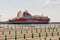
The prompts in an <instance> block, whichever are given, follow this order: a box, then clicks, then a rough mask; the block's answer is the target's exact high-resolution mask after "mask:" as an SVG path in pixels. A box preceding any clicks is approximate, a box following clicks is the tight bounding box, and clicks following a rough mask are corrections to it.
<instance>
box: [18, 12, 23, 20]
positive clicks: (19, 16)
mask: <svg viewBox="0 0 60 40" xmlns="http://www.w3.org/2000/svg"><path fill="white" fill-rule="evenodd" d="M22 16H23V14H22V11H19V12H18V14H17V19H18V18H22Z"/></svg>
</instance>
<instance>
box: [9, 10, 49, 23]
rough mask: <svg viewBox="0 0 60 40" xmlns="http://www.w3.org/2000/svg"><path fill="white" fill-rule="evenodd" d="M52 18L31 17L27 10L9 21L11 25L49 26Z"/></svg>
mask: <svg viewBox="0 0 60 40" xmlns="http://www.w3.org/2000/svg"><path fill="white" fill-rule="evenodd" d="M49 21H50V18H48V17H47V16H39V15H33V16H32V15H31V14H30V13H29V12H28V11H27V10H25V11H24V12H23V13H22V11H19V12H18V13H17V17H15V18H13V19H9V21H8V22H9V23H10V24H48V23H49Z"/></svg>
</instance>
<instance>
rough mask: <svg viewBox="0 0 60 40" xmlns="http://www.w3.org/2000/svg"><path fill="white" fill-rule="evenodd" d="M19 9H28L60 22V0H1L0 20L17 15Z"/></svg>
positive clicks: (31, 12)
mask: <svg viewBox="0 0 60 40" xmlns="http://www.w3.org/2000/svg"><path fill="white" fill-rule="evenodd" d="M19 10H21V11H22V12H23V11H25V10H28V11H29V13H30V14H32V15H42V14H43V15H44V16H48V17H49V18H50V21H51V22H60V0H0V21H6V20H8V19H9V18H14V17H16V15H17V12H18V11H19Z"/></svg>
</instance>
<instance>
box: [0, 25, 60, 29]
mask: <svg viewBox="0 0 60 40" xmlns="http://www.w3.org/2000/svg"><path fill="white" fill-rule="evenodd" d="M0 26H2V27H5V28H11V27H16V28H19V27H23V28H28V27H30V26H35V27H37V28H39V27H60V24H0Z"/></svg>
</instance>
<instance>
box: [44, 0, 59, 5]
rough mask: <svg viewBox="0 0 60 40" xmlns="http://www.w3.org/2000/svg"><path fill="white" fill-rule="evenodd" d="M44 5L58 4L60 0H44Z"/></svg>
mask: <svg viewBox="0 0 60 40" xmlns="http://www.w3.org/2000/svg"><path fill="white" fill-rule="evenodd" d="M44 5H60V0H46V1H45V3H44Z"/></svg>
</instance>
